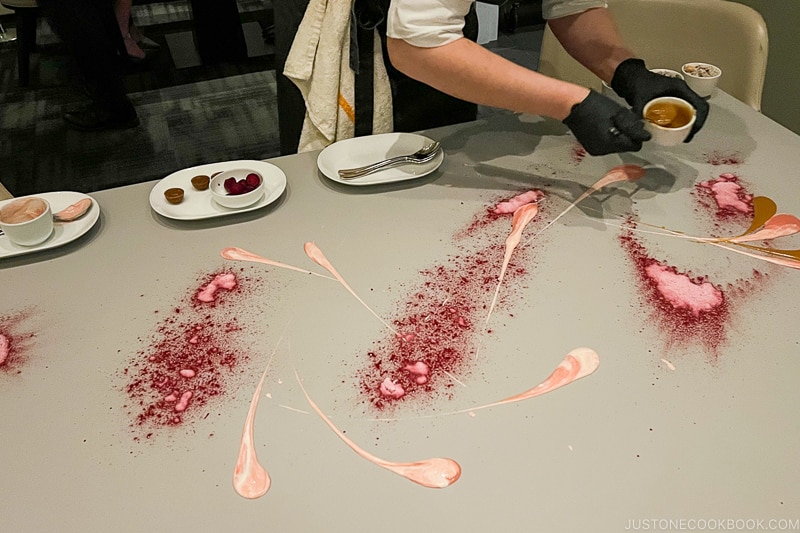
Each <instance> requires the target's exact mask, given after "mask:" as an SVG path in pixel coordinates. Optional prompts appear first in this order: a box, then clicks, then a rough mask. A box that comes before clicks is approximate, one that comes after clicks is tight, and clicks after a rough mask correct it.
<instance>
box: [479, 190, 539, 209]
mask: <svg viewBox="0 0 800 533" xmlns="http://www.w3.org/2000/svg"><path fill="white" fill-rule="evenodd" d="M542 198H544V193H543V192H542V191H538V190H531V191H528V192H524V193H522V194H518V195H517V196H515V197H513V198H511V199H509V200H506V201H504V202H500V203H499V204H497V206H495V208H494V211H492V212H493V213H494V214H496V215H506V214H509V213H513V212H514V211H516V210H517V209H519V208H520V207H522V206H523V205H525V204H530V203H533V202H538V201H539V200H541V199H542Z"/></svg>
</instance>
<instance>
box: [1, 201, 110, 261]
mask: <svg viewBox="0 0 800 533" xmlns="http://www.w3.org/2000/svg"><path fill="white" fill-rule="evenodd" d="M28 196H38V197H39V198H44V199H45V200H47V201H48V202H49V203H50V208H51V209H52V211H53V213H56V212H58V211H61V210H62V209H64V208H65V207H69V206H71V205H72V204H74V203H75V202H78V201H80V200H83V199H84V198H89V199H91V200H92V207H90V208H89V211H87V212H86V214H85V215H83V216H82V217H81V218H79V219H78V220H73V221H72V222H56V223H55V224H54V225H53V233H52V235H50V237H48V238H47V240H46V241H44V242H43V243H40V244H37V245H36V246H20V245H18V244H14V243H13V242H11V239H9V238H8V236H7V235H0V258H3V257H12V256H15V255H23V254H30V253H33V252H39V251H41V250H47V249H49V248H56V247H58V246H63V245H65V244H67V243H68V242H72V241H74V240H75V239H77V238H78V237H80V236H81V235H83V234H84V233H86V232H87V231H89V230H90V229H92V226H94V225H95V223H96V222H97V219H98V218H100V205H99V204H98V203H97V200H95V199H94V198H92V197H91V196H88V195H86V194H83V193H80V192H74V191H57V192H43V193H39V194H30V195H28ZM22 198H24V196H23V197H22ZM16 199H17V198H11V199H9V200H4V201H2V202H0V207H2V206H3V205H4V204H7V203H8V202H12V201H14V200H16Z"/></svg>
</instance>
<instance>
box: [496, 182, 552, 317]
mask: <svg viewBox="0 0 800 533" xmlns="http://www.w3.org/2000/svg"><path fill="white" fill-rule="evenodd" d="M532 192H536V191H532ZM542 196H543V195H541V194H537V195H534V196H533V198H534V200H536V201H538V200H539V199H541V197H542ZM517 198H519V197H517ZM498 208H499V205H498ZM497 212H498V209H495V213H497ZM506 212H507V211H506ZM537 214H539V206H538V205H537V204H535V203H529V204H521V205H518V206H517V207H516V209H515V210H514V218H513V219H512V222H511V233H510V234H509V235H508V238H506V246H505V255H504V256H503V265H502V266H501V267H500V275H499V276H498V278H497V287H496V288H495V291H494V297H493V298H492V303H491V304H490V305H489V312H488V313H487V314H486V323H487V324H488V323H489V318H491V316H492V311H494V306H495V305H496V304H497V297H498V295H499V294H500V286H501V285H502V284H503V279H504V278H505V276H506V270H508V263H509V261H511V256H512V255H513V254H514V250H515V249H516V248H517V245H519V241H520V240H521V239H522V232H523V231H524V230H525V226H527V225H528V223H530V222H531V221H532V220H533V219H534V218H535V217H536V215H537Z"/></svg>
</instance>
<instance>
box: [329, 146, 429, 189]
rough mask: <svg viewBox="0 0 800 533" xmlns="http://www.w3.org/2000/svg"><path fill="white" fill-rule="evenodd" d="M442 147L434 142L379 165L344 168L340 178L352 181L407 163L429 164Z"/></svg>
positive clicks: (385, 160) (379, 162)
mask: <svg viewBox="0 0 800 533" xmlns="http://www.w3.org/2000/svg"><path fill="white" fill-rule="evenodd" d="M440 146H441V145H440V144H439V142H438V141H433V142H431V143H429V144H426V145H425V146H423V147H422V148H420V149H419V150H417V151H416V152H414V153H413V154H409V155H400V156H397V157H392V158H390V159H384V160H383V161H378V162H377V163H372V164H371V165H365V166H363V167H357V168H344V169H341V170H339V177H340V178H342V179H343V180H350V179H354V178H360V177H361V176H366V175H367V174H372V173H373V172H376V171H378V170H381V169H384V168H389V167H394V166H397V165H402V164H405V163H416V164H419V163H427V162H428V161H431V160H433V158H435V157H436V156H437V154H438V153H439V148H440Z"/></svg>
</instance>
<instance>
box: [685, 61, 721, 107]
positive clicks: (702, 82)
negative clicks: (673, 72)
mask: <svg viewBox="0 0 800 533" xmlns="http://www.w3.org/2000/svg"><path fill="white" fill-rule="evenodd" d="M698 67H701V68H707V69H710V70H712V71H714V72H715V74H714V75H713V76H698V75H696V74H693V73H692V72H690V71H687V70H686V69H687V68H688V69H690V70H691V69H692V68H698ZM681 71H682V72H683V77H684V79H685V80H686V84H687V85H688V86H689V88H690V89H691V90H693V91H694V92H696V93H697V94H698V95H700V96H702V97H703V98H706V97H708V96H711V93H712V92H714V88H715V87H716V86H717V83H719V79H720V77H722V69H721V68H719V67H718V66H716V65H712V64H711V63H702V62H699V61H698V62H693V63H686V64H685V65H683V66H682V67H681Z"/></svg>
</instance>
